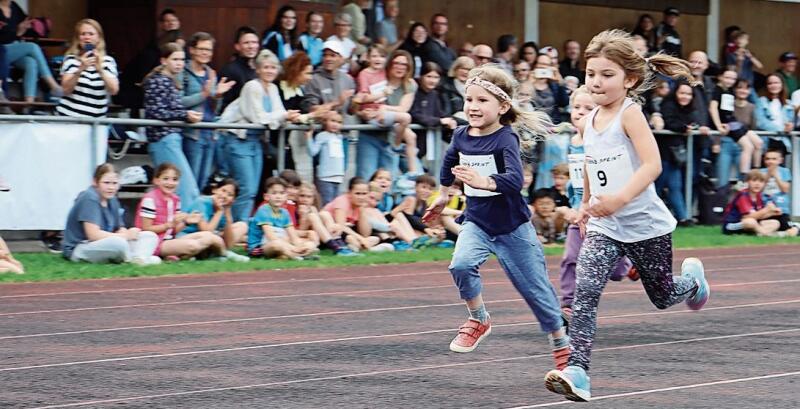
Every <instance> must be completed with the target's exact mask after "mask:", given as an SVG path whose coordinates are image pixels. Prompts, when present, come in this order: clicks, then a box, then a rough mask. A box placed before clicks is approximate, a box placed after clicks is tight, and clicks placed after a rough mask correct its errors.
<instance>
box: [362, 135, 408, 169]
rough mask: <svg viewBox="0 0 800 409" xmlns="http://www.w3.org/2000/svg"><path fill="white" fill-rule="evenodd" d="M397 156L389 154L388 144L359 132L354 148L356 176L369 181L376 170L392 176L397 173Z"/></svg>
mask: <svg viewBox="0 0 800 409" xmlns="http://www.w3.org/2000/svg"><path fill="white" fill-rule="evenodd" d="M398 163H399V160H398V155H397V154H396V153H393V152H391V150H390V145H389V142H388V141H386V140H385V139H382V138H377V137H375V136H373V135H372V134H370V133H367V132H360V133H359V135H358V146H357V148H356V176H360V177H362V178H364V179H367V180H369V178H370V177H372V174H373V173H375V171H376V170H378V168H384V169H387V170H388V171H389V172H391V173H392V175H395V176H396V175H397V172H398Z"/></svg>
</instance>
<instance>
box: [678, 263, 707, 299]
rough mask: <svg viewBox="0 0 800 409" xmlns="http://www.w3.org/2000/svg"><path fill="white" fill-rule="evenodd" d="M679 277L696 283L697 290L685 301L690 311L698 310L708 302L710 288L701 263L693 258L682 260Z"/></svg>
mask: <svg viewBox="0 0 800 409" xmlns="http://www.w3.org/2000/svg"><path fill="white" fill-rule="evenodd" d="M681 275H682V276H683V277H687V278H691V279H693V280H694V281H695V282H696V283H697V290H695V292H694V294H692V296H691V297H689V298H687V299H686V305H687V306H688V307H689V309H690V310H695V311H697V310H699V309H701V308H703V306H704V305H705V304H706V302H708V298H709V297H710V296H711V287H710V286H709V285H708V280H706V274H705V269H704V268H703V262H701V261H700V259H698V258H695V257H689V258H687V259H685V260H683V264H681Z"/></svg>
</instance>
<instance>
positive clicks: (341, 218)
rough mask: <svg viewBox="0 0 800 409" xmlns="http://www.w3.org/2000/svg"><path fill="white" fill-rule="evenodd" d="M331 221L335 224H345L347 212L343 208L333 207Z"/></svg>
mask: <svg viewBox="0 0 800 409" xmlns="http://www.w3.org/2000/svg"><path fill="white" fill-rule="evenodd" d="M333 221H335V222H336V224H341V225H342V226H347V213H345V210H344V209H338V208H337V209H333Z"/></svg>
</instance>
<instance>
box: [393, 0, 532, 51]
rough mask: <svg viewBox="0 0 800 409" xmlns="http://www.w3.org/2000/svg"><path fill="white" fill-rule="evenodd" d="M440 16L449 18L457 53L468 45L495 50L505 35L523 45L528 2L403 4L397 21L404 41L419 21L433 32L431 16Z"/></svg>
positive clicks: (423, 0) (416, 0)
mask: <svg viewBox="0 0 800 409" xmlns="http://www.w3.org/2000/svg"><path fill="white" fill-rule="evenodd" d="M436 13H444V14H445V15H447V17H448V20H449V23H450V27H449V33H448V38H447V42H448V43H449V45H450V47H451V48H453V49H456V50H458V48H459V47H460V46H461V44H462V43H463V42H464V41H469V42H471V43H473V44H477V43H486V44H489V45H490V46H492V48H495V46H496V44H497V38H498V37H499V36H500V35H502V34H514V35H515V36H516V37H517V39H518V40H519V41H520V42H521V41H522V40H523V39H524V34H525V1H524V0H503V1H485V0H440V1H429V0H400V15H399V16H398V20H397V23H398V24H397V28H398V30H399V32H400V37H402V38H405V36H406V33H407V31H408V28H409V27H410V26H411V24H413V23H414V22H415V21H419V22H421V23H423V24H425V26H426V27H429V28H430V20H431V16H433V15H434V14H436ZM520 44H521V43H520Z"/></svg>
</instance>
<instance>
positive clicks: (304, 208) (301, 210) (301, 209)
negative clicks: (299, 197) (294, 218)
mask: <svg viewBox="0 0 800 409" xmlns="http://www.w3.org/2000/svg"><path fill="white" fill-rule="evenodd" d="M309 212H310V210H309V208H308V205H298V206H297V214H299V215H301V216H305V215H307V214H308V213H309Z"/></svg>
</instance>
